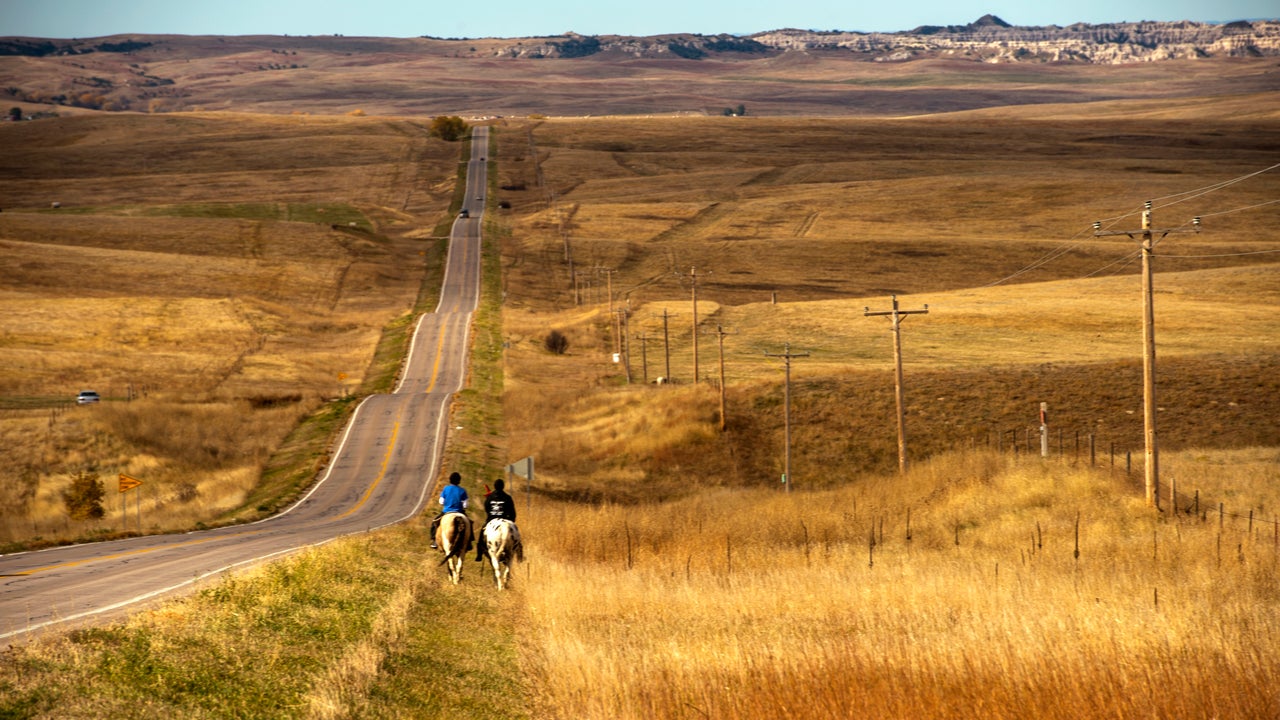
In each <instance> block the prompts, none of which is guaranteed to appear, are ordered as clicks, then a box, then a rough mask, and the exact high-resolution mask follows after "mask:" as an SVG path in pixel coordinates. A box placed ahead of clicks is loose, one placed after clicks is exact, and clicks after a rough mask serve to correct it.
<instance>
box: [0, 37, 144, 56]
mask: <svg viewBox="0 0 1280 720" xmlns="http://www.w3.org/2000/svg"><path fill="white" fill-rule="evenodd" d="M153 44H154V43H149V42H142V41H139V40H125V41H123V42H101V43H98V44H97V45H90V46H88V47H75V46H72V45H55V44H53V43H52V42H50V41H48V40H23V39H21V38H10V39H7V40H0V55H20V56H24V57H45V56H46V55H86V54H88V53H92V52H108V53H127V52H134V51H136V50H142V49H144V48H148V47H151V46H152V45H153Z"/></svg>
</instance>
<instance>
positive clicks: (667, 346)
mask: <svg viewBox="0 0 1280 720" xmlns="http://www.w3.org/2000/svg"><path fill="white" fill-rule="evenodd" d="M671 317H672V316H671V315H670V314H668V313H667V309H666V308H662V353H663V355H664V357H665V360H666V363H667V365H666V373H667V374H666V375H663V377H665V378H666V379H667V382H671V334H670V333H669V332H668V328H667V320H668V319H670V318H671Z"/></svg>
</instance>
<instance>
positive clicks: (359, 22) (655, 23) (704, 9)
mask: <svg viewBox="0 0 1280 720" xmlns="http://www.w3.org/2000/svg"><path fill="white" fill-rule="evenodd" d="M986 14H992V15H996V16H998V17H999V18H1001V19H1002V20H1004V21H1005V22H1007V23H1010V24H1012V25H1024V26H1028V25H1070V24H1072V23H1076V22H1085V23H1091V24H1099V23H1108V22H1125V21H1138V20H1196V21H1200V22H1229V21H1232V20H1246V19H1249V20H1252V19H1280V6H1278V5H1277V3H1276V0H1016V1H1015V0H905V1H904V0H898V1H897V2H894V1H892V0H888V1H886V0H878V1H868V0H852V1H851V0H734V1H732V2H730V1H728V0H591V1H590V2H584V1H583V0H481V1H479V2H456V1H455V2H449V1H448V0H434V1H433V0H312V1H310V2H307V1H303V0H219V1H218V2H209V1H208V0H195V1H194V2H175V0H0V36H14V35H17V36H26V37H41V38H64V39H69V38H91V37H101V36H106V35H119V34H131V33H134V34H180V35H335V34H340V35H346V36H348V37H353V36H375V37H417V36H424V35H425V36H432V37H441V38H482V37H501V38H515V37H531V36H549V35H561V34H563V33H566V32H576V33H581V34H583V35H633V36H646V35H661V34H667V33H702V34H705V35H715V34H719V33H729V34H733V35H749V34H752V33H756V32H763V31H767V30H777V29H781V28H799V29H805V30H847V31H860V32H873V31H879V32H895V31H899V30H910V29H912V28H915V27H918V26H920V25H964V24H966V23H970V22H972V21H974V20H977V19H978V18H980V17H982V16H983V15H986Z"/></svg>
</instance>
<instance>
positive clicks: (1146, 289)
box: [1093, 200, 1200, 510]
mask: <svg viewBox="0 0 1280 720" xmlns="http://www.w3.org/2000/svg"><path fill="white" fill-rule="evenodd" d="M1191 225H1192V227H1190V228H1187V227H1181V228H1165V229H1161V230H1155V229H1153V228H1152V227H1151V201H1150V200H1148V201H1147V202H1146V204H1145V205H1144V207H1143V210H1142V229H1141V230H1118V231H1104V230H1103V229H1102V223H1101V222H1095V223H1094V224H1093V235H1094V237H1102V236H1104V235H1127V236H1129V237H1130V238H1135V236H1138V235H1141V237H1142V426H1143V438H1144V440H1145V445H1146V468H1145V477H1146V486H1147V506H1148V507H1153V508H1156V509H1157V510H1159V509H1160V450H1159V447H1158V445H1157V443H1156V311H1155V297H1154V292H1153V290H1152V285H1153V283H1152V273H1153V272H1154V270H1153V268H1152V263H1151V261H1152V258H1153V256H1154V255H1155V246H1156V242H1158V241H1157V240H1155V235H1156V234H1157V233H1159V235H1160V239H1161V240H1163V239H1164V238H1165V237H1167V236H1168V235H1169V234H1170V233H1175V232H1200V218H1198V217H1197V218H1195V219H1194V220H1192V221H1191Z"/></svg>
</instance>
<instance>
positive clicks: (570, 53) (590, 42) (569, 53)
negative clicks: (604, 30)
mask: <svg viewBox="0 0 1280 720" xmlns="http://www.w3.org/2000/svg"><path fill="white" fill-rule="evenodd" d="M553 44H554V45H555V46H556V48H557V49H559V51H560V57H562V58H580V57H587V56H588V55H595V54H596V53H598V52H600V38H594V37H581V38H579V37H572V38H569V39H568V40H565V41H564V42H561V43H553Z"/></svg>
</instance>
